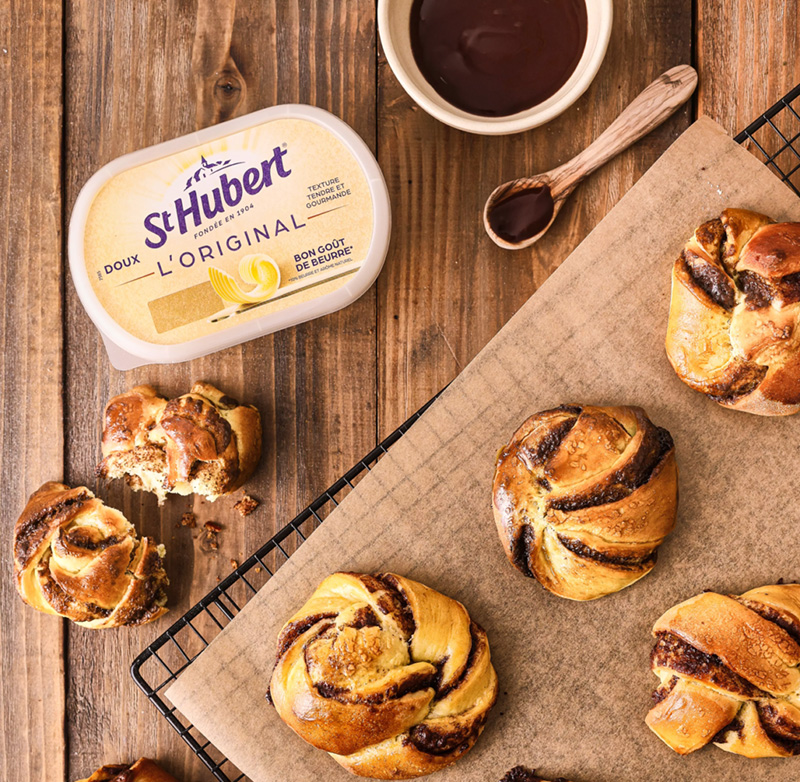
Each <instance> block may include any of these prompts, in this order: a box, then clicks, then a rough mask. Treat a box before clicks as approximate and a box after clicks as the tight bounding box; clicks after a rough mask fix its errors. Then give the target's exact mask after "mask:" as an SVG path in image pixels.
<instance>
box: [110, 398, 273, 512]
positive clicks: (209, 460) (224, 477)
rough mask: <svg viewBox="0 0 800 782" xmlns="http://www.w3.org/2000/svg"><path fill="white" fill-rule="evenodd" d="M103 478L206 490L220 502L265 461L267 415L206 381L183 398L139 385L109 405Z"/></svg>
mask: <svg viewBox="0 0 800 782" xmlns="http://www.w3.org/2000/svg"><path fill="white" fill-rule="evenodd" d="M102 447H103V461H102V462H100V465H99V466H98V468H97V471H98V474H99V475H101V476H102V477H104V478H125V480H126V481H127V482H128V484H129V485H130V486H131V487H132V488H134V489H137V490H143V491H150V492H153V493H154V494H156V495H158V501H159V503H162V502H164V499H165V498H166V496H167V494H168V493H169V492H172V493H174V494H191V493H193V492H194V493H196V494H202V495H204V496H206V497H208V499H210V500H215V499H217V497H219V496H220V495H223V494H230V493H231V492H232V491H235V490H236V489H238V488H239V487H240V486H241V485H242V484H243V483H244V482H245V481H246V480H247V479H248V478H249V477H250V476H251V475H252V473H253V471H254V470H255V468H256V465H257V464H258V460H259V459H260V458H261V417H260V416H259V414H258V411H257V410H256V409H255V408H254V407H250V406H246V405H240V404H239V403H238V402H237V401H236V400H235V399H231V398H230V397H229V396H225V394H223V393H222V391H220V390H219V389H217V388H214V386H211V385H209V384H208V383H195V384H194V385H193V386H192V390H191V392H190V393H188V394H184V395H183V396H179V397H177V399H171V400H169V401H167V400H166V399H164V398H162V397H160V396H159V395H158V394H157V393H156V391H155V390H154V389H153V388H152V387H151V386H137V387H136V388H134V389H133V390H132V391H129V392H128V393H126V394H121V395H120V396H115V397H114V398H113V399H112V400H111V401H110V402H109V403H108V405H106V411H105V419H104V426H103V443H102Z"/></svg>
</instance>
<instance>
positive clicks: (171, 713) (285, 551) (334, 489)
mask: <svg viewBox="0 0 800 782" xmlns="http://www.w3.org/2000/svg"><path fill="white" fill-rule="evenodd" d="M440 393H441V392H440ZM438 396H439V394H437V395H436V396H434V397H433V399H431V400H429V401H428V402H426V403H425V405H423V406H422V407H421V408H420V409H419V410H418V411H417V412H416V413H414V415H412V416H411V418H409V419H408V420H407V421H406V422H405V423H404V424H402V426H400V427H398V428H397V429H396V430H395V431H394V432H392V433H391V434H390V435H389V436H388V437H387V438H386V439H385V440H384V441H383V442H382V443H381V444H380V445H379V446H378V447H377V448H375V449H374V450H372V451H370V452H369V453H368V454H367V455H366V456H365V457H364V458H363V459H362V460H361V461H360V462H359V463H358V464H356V465H355V467H353V468H352V469H351V470H349V471H348V472H346V473H345V474H344V475H343V476H342V477H341V478H339V480H338V481H336V483H334V484H333V485H332V486H331V487H330V488H329V489H328V490H327V491H325V492H323V493H322V494H321V495H320V496H319V497H317V499H316V500H314V502H312V503H311V504H310V505H309V506H308V507H307V508H306V509H305V510H304V511H303V512H302V513H300V514H299V515H298V516H297V517H296V518H295V519H293V520H292V521H290V522H289V523H288V524H287V525H286V526H285V527H283V529H281V530H280V531H279V532H278V533H277V534H276V535H275V536H274V537H272V538H271V539H270V540H269V541H268V542H267V543H265V544H264V545H263V546H262V547H261V548H260V549H258V551H256V553H255V554H253V555H252V556H251V557H250V558H249V559H247V560H245V561H244V562H243V563H242V564H241V565H239V567H238V568H236V570H234V571H233V572H232V573H231V574H230V575H229V576H228V577H227V578H225V580H224V581H221V582H220V583H219V584H218V585H217V586H216V587H214V589H212V590H211V591H210V592H209V593H208V594H207V595H206V596H205V597H204V598H203V599H202V600H201V601H200V602H199V603H197V604H196V605H194V606H192V608H190V609H189V610H188V611H187V612H186V613H185V614H184V615H183V616H182V617H181V618H180V619H178V620H177V621H176V622H175V623H174V624H173V625H172V626H171V627H170V628H169V629H168V630H167V631H166V632H165V633H163V634H162V635H161V636H159V637H158V638H157V639H156V640H155V641H153V643H151V644H150V646H148V647H147V648H146V649H145V650H144V651H143V652H142V653H141V654H140V655H139V656H138V657H137V658H136V659H135V660H134V661H133V665H131V676H133V680H134V681H135V682H136V684H138V685H139V688H140V689H141V690H142V691H143V692H144V693H145V695H147V697H148V698H149V699H150V701H151V703H152V704H153V705H154V706H155V707H156V708H157V709H158V710H159V711H160V712H161V714H162V715H163V716H164V717H165V718H166V720H167V722H169V724H170V725H172V727H173V728H175V730H176V731H178V733H179V734H180V736H181V738H182V739H183V740H184V741H185V742H186V743H187V744H188V745H189V747H191V749H192V751H193V752H194V753H195V754H196V755H197V756H198V757H199V758H200V760H202V761H203V763H205V764H206V766H208V768H209V769H210V770H211V773H212V774H213V775H214V777H215V778H216V779H218V780H219V782H246V780H247V779H248V778H247V777H246V776H245V775H244V774H243V773H242V772H241V771H239V769H237V768H236V767H235V766H234V765H233V763H231V761H229V760H228V759H227V758H226V757H225V756H224V755H222V753H221V752H219V751H218V750H217V749H216V748H215V747H214V746H213V745H212V744H211V742H210V741H208V740H207V739H206V738H205V737H204V736H203V735H202V734H201V733H200V731H199V730H197V728H195V727H194V725H192V724H191V723H190V722H189V721H188V720H187V719H186V718H185V717H184V716H183V715H182V714H181V713H180V712H179V711H178V710H177V709H176V708H175V707H174V706H171V705H169V704H168V703H167V702H166V701H165V700H164V697H163V693H164V691H165V690H166V689H167V688H168V687H169V686H170V685H171V684H172V683H173V682H174V681H175V680H176V679H177V678H178V676H179V675H180V674H181V673H182V672H183V671H184V670H186V668H187V667H188V666H189V665H191V663H192V662H193V661H194V660H195V659H196V658H197V657H198V655H200V653H201V652H202V651H203V650H204V649H205V648H206V647H207V646H208V645H209V644H210V643H211V641H212V640H213V639H214V638H215V637H216V636H217V635H219V633H220V632H222V630H223V629H224V628H225V627H226V625H227V624H228V623H229V622H230V621H231V620H232V619H233V618H234V617H235V616H236V614H238V613H239V611H240V610H241V608H242V607H243V606H244V605H245V603H247V601H248V600H250V598H251V597H252V596H253V595H254V594H255V593H256V592H258V590H259V589H260V588H261V587H262V586H264V584H266V583H267V581H269V579H270V578H271V577H272V575H273V574H274V573H275V572H276V571H277V569H278V568H279V567H280V566H281V565H282V564H283V563H284V562H286V560H287V559H289V557H290V556H291V555H292V553H293V552H294V551H296V550H297V547H298V546H300V545H301V544H302V543H303V541H305V540H306V538H308V536H309V535H310V534H311V533H312V532H313V531H314V530H315V529H316V528H317V527H318V526H319V525H320V524H321V523H322V522H323V520H324V519H325V518H327V516H328V514H329V513H330V512H331V511H332V510H333V509H334V508H335V507H336V506H337V505H339V503H340V502H341V501H342V500H343V499H344V497H345V496H346V495H347V493H348V492H349V491H351V490H352V489H353V488H354V487H355V486H356V484H357V483H358V482H359V480H361V478H363V477H364V476H365V475H366V474H367V473H368V472H369V471H370V470H371V469H372V467H373V466H374V465H375V464H376V463H377V462H378V460H379V459H380V458H381V457H382V456H384V455H385V454H386V453H387V451H388V449H389V448H390V447H391V446H392V445H394V444H395V443H396V442H397V441H398V440H399V439H400V438H401V437H402V436H403V435H404V434H405V433H406V432H407V431H408V430H409V429H410V428H411V426H412V425H413V424H414V423H415V422H416V421H417V420H418V419H419V418H420V416H421V415H422V414H423V413H424V412H425V411H426V410H427V409H428V408H429V407H430V406H431V405H432V404H433V403H434V402H435V401H436V399H437V398H438Z"/></svg>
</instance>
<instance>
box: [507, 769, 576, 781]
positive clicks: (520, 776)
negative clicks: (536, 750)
mask: <svg viewBox="0 0 800 782" xmlns="http://www.w3.org/2000/svg"><path fill="white" fill-rule="evenodd" d="M500 782H547V780H546V779H543V778H542V777H539V776H537V775H536V772H535V771H531V770H530V769H529V768H525V766H514V768H512V769H511V771H509V772H508V773H507V774H506V775H505V776H504V777H503V778H502V779H501V780H500ZM553 782H569V780H567V779H564V777H559V778H558V779H554V780H553Z"/></svg>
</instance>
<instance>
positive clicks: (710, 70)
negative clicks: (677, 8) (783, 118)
mask: <svg viewBox="0 0 800 782" xmlns="http://www.w3.org/2000/svg"><path fill="white" fill-rule="evenodd" d="M798 5H799V4H798V3H797V2H786V0H738V1H737V0H725V2H719V0H698V2H697V42H696V61H697V70H698V72H699V74H700V87H699V89H698V99H697V107H698V113H699V114H705V115H707V116H709V117H711V118H712V119H714V120H716V121H717V122H719V123H720V125H722V127H724V128H725V129H726V130H727V131H728V132H729V133H731V134H736V133H738V132H739V131H740V130H742V129H743V128H744V127H745V126H747V125H748V124H750V122H752V121H753V120H754V119H755V118H756V117H757V116H758V115H759V114H761V112H763V111H764V110H765V109H767V108H769V107H770V106H771V105H772V104H773V103H775V101H777V100H778V99H779V98H781V97H782V96H783V95H785V94H786V93H787V92H788V91H789V90H790V89H791V88H792V87H794V86H795V85H796V84H797V83H798V82H800V8H799V7H798ZM795 132H800V127H797V128H796V130H795Z"/></svg>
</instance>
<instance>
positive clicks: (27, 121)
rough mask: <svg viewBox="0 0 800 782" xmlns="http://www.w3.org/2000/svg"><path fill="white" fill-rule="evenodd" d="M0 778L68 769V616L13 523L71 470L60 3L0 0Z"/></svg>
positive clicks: (58, 774) (37, 777) (54, 775)
mask: <svg viewBox="0 0 800 782" xmlns="http://www.w3.org/2000/svg"><path fill="white" fill-rule="evenodd" d="M0 31H2V32H1V33H0V39H1V40H0V149H2V150H3V158H4V163H3V165H2V166H0V236H2V240H0V241H1V242H2V244H0V247H1V248H2V249H0V257H1V258H2V263H0V285H2V290H3V291H4V300H3V305H2V311H3V317H2V320H0V399H2V410H1V411H0V481H2V486H3V500H4V501H3V507H2V511H0V514H1V515H2V528H3V535H2V536H1V537H0V557H1V558H2V563H3V564H2V578H0V671H1V673H0V693H1V694H0V779H4V780H32V781H34V782H49V781H50V780H61V779H63V777H64V770H65V765H64V761H65V753H64V741H63V733H64V659H63V639H64V628H63V621H62V620H60V619H58V618H57V617H53V616H45V615H44V614H40V613H37V612H36V611H34V610H33V609H32V608H28V607H27V606H25V605H24V604H23V603H22V601H21V600H20V598H19V595H17V592H16V590H15V588H14V579H13V566H12V547H13V537H12V530H13V527H14V522H15V521H16V519H17V516H18V515H19V512H20V511H21V510H22V508H23V507H24V505H25V502H26V500H27V497H28V495H29V494H30V493H32V492H33V491H34V490H35V489H37V488H38V487H39V486H40V485H41V484H42V483H43V482H44V481H48V480H59V479H60V478H61V474H62V470H63V443H64V441H63V436H62V426H61V419H62V406H61V391H62V358H61V355H62V352H61V348H62V304H61V302H62V295H61V293H62V292H61V274H62V255H61V179H60V177H61V111H62V101H61V51H62V50H61V4H60V3H58V2H44V3H41V2H39V3H34V2H29V1H28V0H13V1H12V2H11V3H8V2H6V3H3V4H2V5H1V6H0Z"/></svg>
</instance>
